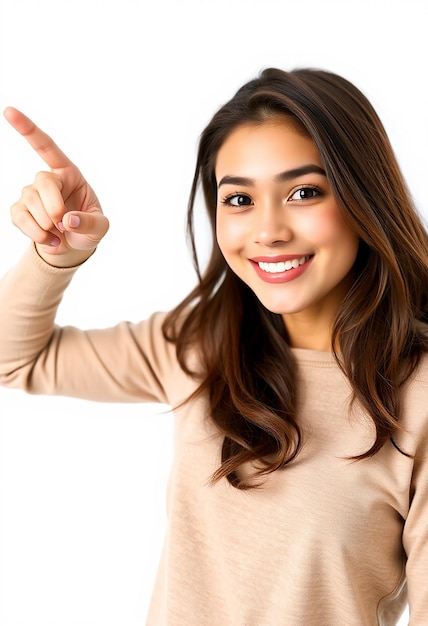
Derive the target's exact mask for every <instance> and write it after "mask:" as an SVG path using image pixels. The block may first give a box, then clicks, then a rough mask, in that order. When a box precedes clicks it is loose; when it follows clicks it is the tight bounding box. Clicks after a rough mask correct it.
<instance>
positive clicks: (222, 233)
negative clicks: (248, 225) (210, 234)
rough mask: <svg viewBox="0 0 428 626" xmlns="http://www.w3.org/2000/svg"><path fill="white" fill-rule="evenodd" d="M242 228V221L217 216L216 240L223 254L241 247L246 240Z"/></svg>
mask: <svg viewBox="0 0 428 626" xmlns="http://www.w3.org/2000/svg"><path fill="white" fill-rule="evenodd" d="M243 226H244V225H243V223H242V220H239V219H238V220H237V219H230V218H229V217H224V216H223V217H222V216H220V217H219V216H217V221H216V238H217V243H218V245H219V248H220V250H221V251H222V252H223V254H224V253H227V252H233V251H234V250H236V249H238V248H240V247H241V245H242V244H243V242H244V240H245V238H246V237H245V229H244V228H243Z"/></svg>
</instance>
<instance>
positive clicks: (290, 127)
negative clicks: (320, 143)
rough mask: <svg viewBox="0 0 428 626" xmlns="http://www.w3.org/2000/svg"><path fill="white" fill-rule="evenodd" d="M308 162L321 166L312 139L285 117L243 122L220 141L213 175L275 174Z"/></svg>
mask: <svg viewBox="0 0 428 626" xmlns="http://www.w3.org/2000/svg"><path fill="white" fill-rule="evenodd" d="M308 163H313V164H317V165H320V166H322V162H321V157H320V154H319V151H318V148H317V146H316V144H315V142H314V141H313V140H312V139H311V137H309V135H308V134H307V133H306V132H303V131H302V129H301V128H299V127H298V126H297V125H296V123H294V121H289V120H288V119H287V118H284V119H275V120H269V121H266V122H263V123H245V124H242V125H241V126H238V127H237V128H235V129H234V130H233V131H232V132H231V133H230V134H229V135H228V137H227V138H226V140H225V141H224V142H223V144H222V146H221V147H220V150H219V151H218V154H217V159H216V177H217V179H219V178H220V177H221V176H224V175H228V174H242V175H245V176H253V177H258V176H263V175H264V174H266V175H272V174H273V175H274V174H277V173H278V172H279V171H282V170H286V169H290V168H295V167H300V166H302V165H306V164H308Z"/></svg>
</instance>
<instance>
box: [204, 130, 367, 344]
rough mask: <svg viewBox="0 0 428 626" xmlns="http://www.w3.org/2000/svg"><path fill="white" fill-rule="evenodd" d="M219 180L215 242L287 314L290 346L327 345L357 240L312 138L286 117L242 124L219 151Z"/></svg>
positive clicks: (268, 302)
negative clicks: (315, 336)
mask: <svg viewBox="0 0 428 626" xmlns="http://www.w3.org/2000/svg"><path fill="white" fill-rule="evenodd" d="M216 179H217V185H218V203H217V223H216V230H217V241H218V244H219V247H220V250H221V252H222V254H223V256H224V258H225V260H226V262H227V264H228V265H229V266H230V268H231V269H232V270H233V271H234V272H235V273H236V274H237V275H238V276H239V277H240V278H241V279H242V280H243V281H244V282H245V283H246V284H247V285H248V286H249V287H250V289H252V291H253V292H254V293H255V295H256V296H257V297H258V298H259V300H260V301H261V302H262V303H263V305H264V306H265V307H266V308H267V309H268V310H270V311H272V312H274V313H279V314H281V315H282V316H283V319H284V322H285V325H286V327H287V330H288V332H289V336H290V341H291V343H292V345H295V346H298V347H314V348H315V349H329V338H330V336H331V327H332V323H333V321H334V318H335V316H336V313H337V309H338V306H339V304H340V302H341V301H342V299H343V297H344V295H345V294H346V292H347V291H348V289H349V286H350V284H351V283H352V277H351V268H352V266H353V264H354V261H355V258H356V255H357V251H358V238H357V237H356V235H355V234H354V233H353V232H352V231H351V229H350V227H349V226H348V225H347V224H346V223H345V221H344V219H343V217H342V215H341V212H340V210H339V208H338V206H337V204H336V202H335V199H334V197H333V194H332V192H331V189H330V186H329V184H328V181H327V178H326V175H325V172H324V169H323V164H322V162H321V158H320V154H319V152H318V149H317V147H316V145H315V143H314V142H313V141H312V139H310V138H309V137H308V136H306V135H304V134H303V133H301V132H298V131H297V130H296V126H295V125H293V124H292V123H291V122H289V121H287V119H286V118H284V119H276V120H270V121H268V122H265V123H263V124H257V125H255V124H245V125H242V126H239V127H238V128H237V129H235V130H234V131H233V132H232V133H231V134H230V135H229V137H228V138H227V139H226V141H225V142H224V143H223V145H222V147H221V148H220V150H219V153H218V155H217V161H216ZM305 329H306V330H305ZM302 333H303V335H304V334H305V333H306V334H307V333H309V335H311V336H312V335H313V334H314V333H315V334H316V335H317V338H318V339H317V340H314V341H312V339H311V338H310V339H309V340H307V339H305V337H304V336H302ZM309 335H307V337H309ZM321 335H322V337H321ZM315 339H316V338H315ZM308 343H309V345H308ZM327 344H328V347H327Z"/></svg>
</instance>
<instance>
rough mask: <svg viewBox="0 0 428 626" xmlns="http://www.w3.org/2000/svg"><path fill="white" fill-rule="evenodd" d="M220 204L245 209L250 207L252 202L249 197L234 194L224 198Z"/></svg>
mask: <svg viewBox="0 0 428 626" xmlns="http://www.w3.org/2000/svg"><path fill="white" fill-rule="evenodd" d="M222 203H223V204H227V205H229V206H234V207H245V206H250V205H251V204H252V203H253V201H252V199H251V198H250V196H247V195H245V194H243V193H234V194H231V195H230V196H227V197H226V198H224V200H222Z"/></svg>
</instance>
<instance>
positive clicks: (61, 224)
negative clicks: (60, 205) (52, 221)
mask: <svg viewBox="0 0 428 626" xmlns="http://www.w3.org/2000/svg"><path fill="white" fill-rule="evenodd" d="M56 227H57V228H58V230H59V231H61V232H62V233H63V232H64V230H65V228H64V225H63V223H62V222H58V224H57V225H56Z"/></svg>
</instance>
